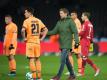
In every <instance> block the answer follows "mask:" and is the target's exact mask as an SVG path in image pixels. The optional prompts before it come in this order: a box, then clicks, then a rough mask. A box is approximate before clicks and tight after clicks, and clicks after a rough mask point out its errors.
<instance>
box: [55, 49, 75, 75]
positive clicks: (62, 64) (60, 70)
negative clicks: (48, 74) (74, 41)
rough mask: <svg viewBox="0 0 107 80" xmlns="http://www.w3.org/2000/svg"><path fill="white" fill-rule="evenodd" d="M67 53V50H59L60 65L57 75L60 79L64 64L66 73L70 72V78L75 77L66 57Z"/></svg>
mask: <svg viewBox="0 0 107 80" xmlns="http://www.w3.org/2000/svg"><path fill="white" fill-rule="evenodd" d="M69 52H70V50H69V49H61V63H60V68H59V72H58V74H57V76H58V77H61V75H62V73H63V70H64V66H65V64H66V66H67V69H68V71H69V72H70V76H73V77H75V75H74V71H73V68H72V65H71V63H70V61H69V57H68V54H69Z"/></svg>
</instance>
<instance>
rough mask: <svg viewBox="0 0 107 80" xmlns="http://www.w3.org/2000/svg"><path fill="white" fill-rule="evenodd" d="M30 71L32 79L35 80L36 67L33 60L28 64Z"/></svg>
mask: <svg viewBox="0 0 107 80" xmlns="http://www.w3.org/2000/svg"><path fill="white" fill-rule="evenodd" d="M29 66H30V70H31V72H32V78H36V66H35V62H34V60H30V62H29Z"/></svg>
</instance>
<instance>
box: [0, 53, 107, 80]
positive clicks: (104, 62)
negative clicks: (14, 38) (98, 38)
mask: <svg viewBox="0 0 107 80" xmlns="http://www.w3.org/2000/svg"><path fill="white" fill-rule="evenodd" d="M91 59H92V60H93V61H94V62H95V63H96V64H97V65H98V66H99V67H100V69H101V73H100V75H99V76H97V77H94V76H93V75H94V71H93V69H92V68H91V67H90V66H89V65H87V66H86V70H85V76H84V77H77V80H107V56H102V57H97V56H92V57H91ZM16 60H17V76H16V77H8V76H7V74H8V61H7V58H6V57H5V56H0V80H26V79H25V74H26V72H28V71H29V68H28V67H27V66H28V60H27V59H26V57H25V56H22V55H17V56H16ZM74 61H75V70H76V71H77V63H76V59H75V56H74ZM41 62H42V74H43V79H44V80H49V79H50V78H51V77H53V76H54V75H55V74H56V73H57V71H58V69H59V62H60V57H58V56H54V55H51V56H42V57H41ZM66 71H67V69H66V66H65V70H64V72H66ZM64 72H63V73H64ZM67 77H68V76H65V75H64V74H62V77H61V80H66V78H67Z"/></svg>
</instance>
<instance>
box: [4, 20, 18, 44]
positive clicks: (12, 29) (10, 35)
mask: <svg viewBox="0 0 107 80" xmlns="http://www.w3.org/2000/svg"><path fill="white" fill-rule="evenodd" d="M14 33H16V35H15V36H14ZM12 40H14V41H13V42H14V43H13V44H16V43H17V25H16V24H15V23H13V22H11V23H10V24H8V25H6V29H5V37H4V44H5V45H10V44H11V43H12Z"/></svg>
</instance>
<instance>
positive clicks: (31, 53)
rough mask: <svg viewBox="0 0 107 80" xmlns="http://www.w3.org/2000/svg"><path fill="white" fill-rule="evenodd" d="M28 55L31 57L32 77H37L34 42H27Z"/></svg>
mask: <svg viewBox="0 0 107 80" xmlns="http://www.w3.org/2000/svg"><path fill="white" fill-rule="evenodd" d="M26 56H27V57H28V59H29V67H30V71H31V72H32V78H33V79H36V65H35V55H34V44H33V43H27V44H26Z"/></svg>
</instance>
